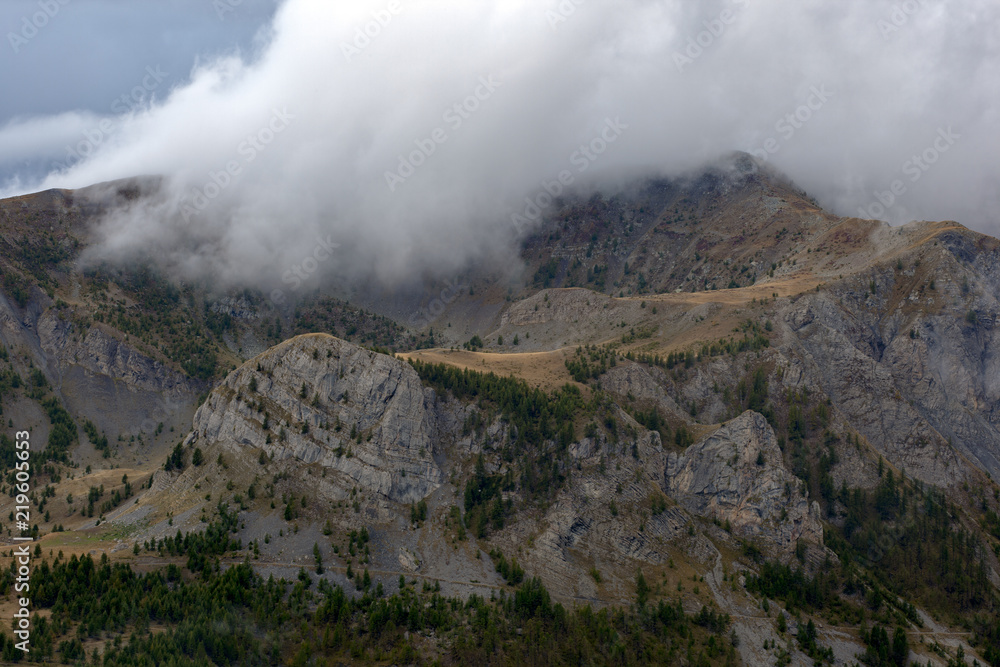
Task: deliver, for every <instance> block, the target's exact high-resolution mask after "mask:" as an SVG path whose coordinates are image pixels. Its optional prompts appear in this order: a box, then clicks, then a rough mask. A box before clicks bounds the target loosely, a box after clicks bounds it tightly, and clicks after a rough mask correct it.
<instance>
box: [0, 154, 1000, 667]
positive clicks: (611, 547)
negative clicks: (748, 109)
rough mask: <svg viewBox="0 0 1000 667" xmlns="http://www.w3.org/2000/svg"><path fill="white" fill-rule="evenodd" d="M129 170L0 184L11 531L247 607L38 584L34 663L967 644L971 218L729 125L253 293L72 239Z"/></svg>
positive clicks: (996, 537) (988, 464) (840, 652)
mask: <svg viewBox="0 0 1000 667" xmlns="http://www.w3.org/2000/svg"><path fill="white" fill-rule="evenodd" d="M156 187H157V181H155V180H151V179H143V180H135V181H128V182H122V183H112V184H103V185H101V186H95V187H94V188H90V189H87V190H81V191H76V192H70V191H49V192H45V193H39V194H37V195H30V196H25V197H18V198H15V199H8V200H3V201H0V243H2V252H0V271H2V282H0V287H2V295H0V296H2V298H0V341H2V343H3V346H4V347H3V354H2V355H0V368H2V377H0V397H2V398H0V405H2V409H3V414H4V415H6V416H7V417H8V420H9V422H8V426H9V427H10V429H11V430H22V429H30V430H31V442H32V449H33V450H34V454H33V456H34V461H35V466H36V467H35V472H34V478H33V481H32V483H33V485H34V486H33V488H34V490H35V491H34V492H33V498H32V512H33V515H34V517H35V518H34V519H33V521H32V523H36V524H37V529H34V528H29V530H28V533H34V534H37V536H38V537H39V541H40V546H41V548H42V552H41V553H40V554H39V555H41V554H44V553H48V551H52V552H55V551H60V552H61V553H62V554H63V555H62V556H61V557H59V558H56V559H55V560H54V561H52V560H47V561H46V565H45V566H44V567H47V568H51V570H46V572H48V573H50V574H51V576H52V577H53V581H60V582H62V581H64V580H65V581H66V584H65V585H66V586H67V588H66V591H65V592H64V594H63V595H64V597H65V594H66V592H68V591H69V590H72V586H73V585H82V584H81V579H80V578H81V577H83V576H84V574H81V572H82V571H81V570H77V569H74V568H75V565H73V564H74V563H77V562H78V561H77V560H76V559H77V558H83V559H85V560H87V559H89V558H90V557H91V556H92V555H97V554H100V553H104V554H107V555H108V556H110V562H111V563H113V564H114V566H115V567H120V568H125V569H123V570H122V572H123V573H124V572H126V571H127V572H131V573H133V574H129V575H126V574H121V575H120V576H121V577H125V579H123V580H130V579H128V577H131V576H135V574H134V573H135V572H143V573H146V572H148V573H150V574H148V575H146V574H144V575H143V576H149V577H154V576H159V575H158V574H156V573H158V572H165V573H166V574H165V575H164V576H165V577H166V581H170V582H174V583H175V584H176V585H178V586H181V585H183V586H187V587H188V588H185V589H184V590H187V591H189V592H188V593H185V594H184V595H185V596H186V597H184V598H183V599H185V600H188V602H184V603H181V602H177V603H176V604H193V603H192V602H190V601H191V600H196V599H202V598H200V597H199V596H206V599H208V600H209V601H210V602H206V603H205V604H219V600H220V599H224V600H228V602H227V603H226V604H227V605H228V606H226V607H225V608H224V609H222V608H220V609H219V610H218V613H219V614H223V615H224V616H225V617H226V618H227V619H228V618H230V616H232V619H239V618H241V617H245V618H247V619H250V618H251V617H252V619H253V620H252V621H251V620H247V621H246V623H248V624H249V625H245V626H239V623H237V622H236V620H233V623H236V625H235V626H230V625H225V624H221V625H220V624H216V625H214V626H213V625H212V624H211V623H207V621H206V623H207V624H206V625H204V626H202V625H199V624H198V622H197V621H194V620H192V621H190V622H187V623H188V624H187V625H185V623H184V622H180V621H179V618H178V617H173V616H170V615H169V614H166V615H164V614H163V613H162V612H159V611H158V612H156V613H153V612H148V613H147V612H144V614H145V616H143V617H144V618H147V617H148V618H147V621H146V622H148V619H149V618H152V619H153V620H155V621H157V622H162V623H163V625H164V626H166V627H168V628H170V629H171V630H170V632H169V633H168V635H164V636H167V637H169V639H168V640H164V639H157V638H156V637H157V635H156V633H152V634H149V633H146V632H145V627H146V626H144V625H143V623H142V622H139V621H137V618H138V617H137V616H134V615H133V616H130V617H127V618H126V617H122V618H119V619H118V620H117V621H115V622H112V621H111V620H109V618H111V617H113V618H117V617H116V616H114V614H112V615H111V617H109V616H107V612H105V614H106V615H105V616H104V617H100V613H101V611H100V610H90V611H88V613H93V614H98V617H99V618H103V619H104V620H103V621H101V622H100V623H96V622H95V623H96V624H94V625H93V627H92V628H91V627H90V626H88V625H87V622H88V621H87V618H84V617H83V616H82V614H83V613H84V612H82V611H79V610H77V611H76V612H73V611H69V610H68V609H67V608H66V607H65V606H60V604H61V603H59V602H58V599H60V598H59V595H58V592H57V591H53V590H50V589H51V588H52V586H54V585H52V586H50V587H49V589H47V588H46V587H45V585H44V584H42V583H41V582H39V586H40V587H41V589H42V590H43V592H45V594H46V596H47V597H44V598H43V599H39V601H38V603H40V606H42V607H46V608H51V610H52V615H53V618H55V619H60V623H62V625H58V627H54V626H47V627H46V628H45V629H44V632H45V633H47V634H45V636H46V637H49V638H50V639H51V642H50V644H51V645H50V648H49V653H48V654H46V653H45V648H44V643H43V645H42V648H40V649H38V651H39V652H38V654H37V655H38V656H41V657H45V656H46V655H48V656H50V657H54V656H55V655H56V654H57V653H59V651H62V653H61V655H62V656H63V657H64V658H65V657H67V656H69V657H72V656H76V657H79V655H80V654H81V652H82V654H85V655H87V656H90V655H91V654H92V653H93V651H94V650H98V652H99V653H103V654H104V655H103V660H104V661H105V662H106V663H107V664H119V663H121V664H126V662H127V659H128V655H129V650H130V649H129V646H132V647H133V648H132V649H131V650H133V651H134V652H135V651H138V652H140V653H141V652H143V651H154V650H155V651H162V655H163V656H169V655H174V656H175V657H176V656H185V655H189V656H193V655H195V653H197V649H196V648H195V646H196V644H191V643H190V641H191V640H190V637H191V636H194V635H191V634H190V633H195V635H197V636H199V637H203V639H199V640H198V641H201V642H202V644H201V645H202V649H203V650H204V651H206V653H205V655H207V656H208V659H210V660H211V661H212V662H215V663H217V664H228V662H232V661H240V660H243V661H244V662H251V663H252V662H254V661H255V660H256V661H258V662H260V663H261V664H273V663H274V662H275V661H276V660H277V661H288V662H290V663H295V664H309V663H310V661H313V662H316V663H317V664H321V661H322V660H325V659H332V660H335V661H336V660H342V659H343V660H363V659H367V660H369V661H374V662H378V663H380V664H382V663H385V664H393V663H395V664H410V663H415V662H431V661H433V660H435V659H439V660H441V661H442V662H445V663H457V664H472V663H477V664H478V663H482V662H489V661H492V662H496V663H501V662H507V663H514V664H523V663H527V662H537V663H559V662H581V661H584V662H593V663H594V664H602V663H606V662H616V661H617V662H637V663H638V662H649V661H656V660H659V661H661V662H667V663H674V662H677V663H683V664H694V663H697V664H738V663H740V662H742V663H744V664H748V665H758V664H761V665H762V664H768V665H770V664H775V662H777V663H778V664H791V663H794V664H808V661H810V660H812V661H815V662H819V663H831V664H849V663H851V662H855V661H863V662H866V663H867V664H873V665H881V664H901V663H900V660H906V659H907V658H909V659H910V660H912V661H914V662H915V661H918V660H919V662H920V664H925V663H926V662H928V661H929V662H930V663H931V664H940V665H946V664H955V662H956V661H961V660H962V656H965V657H966V658H967V659H968V660H970V661H971V660H972V659H973V656H975V659H977V660H979V661H980V663H985V664H992V665H1000V623H997V621H996V619H997V617H998V614H997V611H998V609H1000V596H998V595H1000V593H998V590H997V587H998V586H1000V576H998V573H1000V563H998V560H997V557H998V555H1000V519H998V515H1000V504H998V503H1000V487H998V486H997V485H996V483H995V482H994V481H993V480H994V478H996V477H997V476H1000V428H998V420H1000V383H998V381H997V378H1000V361H998V357H997V349H998V340H997V327H996V325H997V318H998V313H1000V305H998V303H997V299H998V297H1000V241H997V240H996V239H993V238H990V237H988V236H985V235H982V234H979V233H976V232H973V231H971V230H969V229H966V228H964V227H962V226H961V225H959V224H957V223H954V222H912V223H910V224H908V225H904V226H902V227H890V226H888V225H886V224H883V223H880V222H877V221H871V220H859V219H855V218H840V217H837V216H834V215H831V214H829V213H828V212H825V211H823V210H822V209H821V208H820V207H819V205H818V204H817V203H816V202H815V201H813V200H811V199H810V198H809V197H808V195H807V194H806V193H803V192H802V191H800V190H799V189H798V188H797V187H796V186H794V184H793V183H791V181H790V180H789V179H787V178H786V177H785V176H783V175H781V174H778V173H776V172H775V171H774V170H773V169H771V168H770V167H768V166H767V165H764V164H761V163H759V162H757V161H756V160H754V159H753V158H751V157H750V156H747V155H743V154H735V155H733V156H729V157H728V158H726V159H724V160H721V161H719V162H718V163H717V164H715V165H712V166H709V167H707V168H705V169H704V170H702V171H700V172H697V173H693V174H689V175H685V176H680V177H675V178H663V177H657V178H649V179H639V180H635V181H632V182H630V183H628V184H626V185H624V186H619V187H614V188H610V187H609V188H605V189H604V190H601V191H598V192H591V193H577V194H574V195H567V196H566V197H564V198H561V199H559V200H558V201H557V202H556V203H555V205H554V206H553V207H552V208H551V209H550V210H549V211H548V212H547V215H546V216H545V217H544V219H543V220H542V221H541V222H540V223H539V225H538V226H537V227H536V228H535V229H534V230H532V232H531V234H530V235H529V236H527V237H525V238H524V239H523V240H522V242H521V246H520V260H521V266H519V267H516V268H515V269H514V270H511V268H510V267H505V269H504V272H503V273H497V272H494V271H493V270H491V269H490V268H489V267H486V268H476V267H470V268H469V269H468V270H467V271H466V272H464V273H463V274H461V275H459V276H449V277H448V278H449V280H448V281H447V282H445V283H444V284H443V286H442V283H438V282H435V281H433V280H431V279H428V286H427V288H426V289H425V290H423V291H411V292H408V293H405V294H397V295H389V296H387V295H385V294H382V293H381V292H380V291H378V290H374V289H372V290H364V289H356V290H354V291H353V292H352V295H351V299H350V301H348V300H345V298H344V296H343V295H344V293H345V292H344V290H341V291H339V292H338V291H334V288H333V287H331V288H330V289H328V290H318V291H317V292H316V293H313V294H309V295H307V296H305V297H303V298H302V299H301V300H300V301H299V302H297V303H295V304H293V305H292V306H290V307H288V308H287V309H282V308H279V307H275V306H274V305H273V304H271V303H270V302H269V301H268V300H267V299H266V297H265V296H264V294H263V293H262V292H260V291H259V290H255V289H254V288H252V287H249V286H248V287H246V288H241V289H240V290H238V291H236V290H232V291H228V292H226V293H219V291H218V290H216V289H213V288H212V287H211V286H210V285H206V284H200V283H188V282H178V281H175V280H171V279H169V278H168V277H166V275H164V274H162V273H160V272H159V271H158V270H157V268H156V265H155V263H134V264H131V265H129V264H124V265H112V264H106V263H105V264H101V263H94V262H84V261H81V257H82V253H83V252H84V250H85V249H86V248H88V247H89V246H90V244H92V243H93V242H94V237H93V236H92V229H93V227H92V225H93V224H94V223H95V222H96V221H97V220H99V219H100V217H101V215H102V214H103V213H105V212H106V211H108V210H110V209H111V208H113V207H115V206H118V205H121V204H122V202H129V201H134V200H136V199H137V198H142V197H144V196H146V195H147V194H148V193H150V192H154V191H155V189H156ZM11 435H13V434H11ZM0 452H2V457H0V460H2V461H4V466H5V469H6V475H7V477H6V484H7V487H8V488H12V486H13V484H14V482H15V478H14V476H13V470H12V466H13V464H14V461H15V458H14V457H15V447H14V443H13V441H11V440H10V436H3V437H2V438H0ZM12 493H13V492H12ZM84 499H86V501H85V500H84ZM8 504H9V505H10V508H8V509H13V507H14V499H13V498H11V500H10V501H9V502H8ZM42 519H44V520H42ZM11 521H12V522H13V519H11ZM2 529H4V530H5V532H6V533H7V538H8V539H10V538H12V537H14V536H15V534H16V533H15V532H12V531H16V530H17V526H16V524H13V523H12V524H11V525H5V526H2ZM199 534H201V535H204V536H206V538H205V539H202V538H200V537H197V535H199ZM192 535H194V536H196V537H192ZM209 538H210V539H209ZM184 556H187V559H186V560H185V559H184ZM70 557H72V558H73V560H71V561H67V560H66V558H70ZM244 559H246V560H245V562H243V564H240V563H241V561H244ZM88 562H89V560H88ZM213 563H215V564H217V565H218V567H217V568H216V566H215V565H213ZM178 566H181V567H180V568H179V569H178ZM109 567H111V566H110V565H109ZM170 567H173V568H175V569H173V570H171V569H169V568H170ZM163 568H167V569H163ZM216 570H218V571H216ZM87 572H88V573H87V574H86V577H90V578H93V577H98V578H99V577H100V576H102V575H101V574H100V570H99V569H97V570H94V571H89V570H87ZM108 572H111V570H108ZM362 572H363V573H364V574H363V575H362ZM269 575H274V577H275V579H281V578H284V579H285V580H288V581H289V583H288V584H287V585H285V586H284V588H281V589H280V590H281V591H282V592H278V593H276V592H275V591H277V590H279V589H278V588H273V587H274V586H276V584H274V583H268V582H267V577H268V576H269ZM107 576H108V577H109V578H110V577H112V575H111V574H108V575H107ZM114 576H119V575H114ZM227 577H228V578H229V579H227ZM240 577H242V578H243V579H240V581H242V583H240V584H233V581H235V579H234V578H240ZM258 577H259V578H258ZM231 580H232V581H231ZM101 581H105V580H101ZM108 581H110V579H108ZM142 581H143V582H145V583H143V584H142V585H144V586H154V587H155V586H156V584H155V581H154V582H153V583H149V581H150V580H146V579H144V580H142ZM414 581H415V582H419V583H421V584H422V587H423V590H419V589H418V588H417V587H416V585H415V584H411V582H414ZM295 582H297V583H295ZM316 582H319V583H318V584H317V583H316ZM105 583H106V582H105ZM9 585H10V582H7V583H6V586H8V587H9ZM87 585H89V586H90V587H91V588H93V587H94V586H97V585H99V582H98V583H94V581H93V580H91V579H88V580H87ZM231 585H236V587H237V588H240V589H241V590H246V591H250V593H247V595H249V596H250V598H242V597H231V595H232V594H231V593H229V592H227V593H225V595H224V596H223V597H222V598H220V597H219V596H220V595H222V594H221V593H220V591H221V590H223V588H225V587H227V586H231ZM314 585H315V586H317V587H318V588H313V586H314ZM220 587H222V588H220ZM122 590H124V589H122ZM157 590H159V589H157ZM226 590H228V588H226ZM5 591H7V592H8V594H10V593H9V588H5ZM121 594H122V595H124V593H121ZM163 595H164V596H168V597H167V598H165V599H169V595H170V593H169V591H168V590H167V589H164V592H163ZM442 596H444V597H442ZM351 600H353V601H351ZM335 601H336V602H335ZM262 605H263V606H262ZM265 607H266V608H268V609H272V612H269V613H266V614H261V613H258V612H253V613H251V611H252V610H254V609H258V610H260V609H264V608H265ZM126 608H129V609H131V608H132V607H129V606H127V605H126ZM164 608H165V607H164ZM200 608H201V607H199V609H200ZM206 608H207V607H206ZM157 609H161V608H160V607H157ZM414 609H426V610H436V611H433V613H432V612H430V611H428V612H420V611H414ZM595 609H609V612H602V613H600V614H596V613H595V612H594V611H593V610H595ZM241 610H243V611H241ZM614 610H616V611H614ZM74 613H75V614H76V615H75V616H74ZM191 614H192V615H191V618H192V619H194V618H200V617H198V616H197V615H196V614H194V612H193V611H192V612H191ZM608 614H610V615H608ZM390 617H391V619H392V620H391V626H390V625H387V623H389V621H388V619H389V618H390ZM338 619H339V620H338ZM345 619H346V620H345ZM229 622H230V621H226V622H225V623H229ZM223 626H225V627H223ZM237 626H239V627H240V628H242V629H236V627H237ZM404 626H406V628H405V629H404ZM136 627H138V628H139V629H140V630H141V631H140V632H139V633H138V634H137V635H135V636H133V637H132V638H131V639H130V641H131V642H132V643H131V644H125V645H121V644H119V645H118V646H112V647H111V648H108V647H107V646H105V639H106V638H108V637H114V636H121V635H123V634H125V632H126V630H127V631H129V632H131V631H132V630H134V629H135V628H136ZM306 627H308V628H312V629H311V630H310V631H304V630H303V628H306ZM225 628H229V629H228V630H227V629H225ZM198 633H201V634H198ZM206 633H207V634H206ZM262 638H266V639H262ZM5 641H6V640H5ZM60 641H62V642H65V647H64V649H65V650H63V649H58V650H57V649H56V648H54V647H57V646H59V645H60V644H59V642H60ZM74 642H75V643H74ZM163 642H166V643H163ZM227 642H229V643H232V644H233V647H232V651H235V653H231V654H230V653H227V652H226V651H228V650H229V649H228V648H227V649H225V650H223V648H220V647H226V646H229V643H227ZM9 645H10V644H6V643H5V644H2V645H0V652H3V653H4V656H5V659H9V656H10V655H13V653H11V652H10V651H8V649H7V647H8V646H9ZM237 646H238V647H239V648H236V647H237ZM533 647H534V648H533ZM240 651H243V653H240ZM171 652H173V653H171ZM237 654H239V655H242V656H243V657H242V658H239V659H237V658H234V657H233V656H235V655H237ZM276 656H277V657H276ZM73 659H76V658H75V657H74V658H73ZM164 659H166V657H164ZM949 661H951V662H949Z"/></svg>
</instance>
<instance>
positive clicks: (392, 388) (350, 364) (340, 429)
mask: <svg viewBox="0 0 1000 667" xmlns="http://www.w3.org/2000/svg"><path fill="white" fill-rule="evenodd" d="M434 406H435V403H434V392H433V390H429V389H425V388H424V387H423V386H422V384H421V382H420V378H419V377H418V376H417V374H416V372H415V371H414V370H413V369H412V368H410V366H409V365H408V364H406V363H405V362H402V361H399V360H397V359H394V358H393V357H390V356H387V355H384V354H378V353H375V352H371V351H369V350H365V349H362V348H360V347H357V346H356V345H352V344H351V343H348V342H346V341H343V340H340V339H338V338H334V337H332V336H328V335H325V334H312V335H308V336H300V337H298V338H293V339H291V340H288V341H286V342H284V343H282V344H281V345H278V346H277V347H274V348H272V349H270V350H268V351H267V352H265V353H264V354H262V355H260V356H258V357H255V358H254V359H251V360H250V361H248V362H246V363H245V364H244V365H243V366H241V367H240V368H238V369H236V370H235V371H233V372H232V373H230V374H229V376H228V377H227V378H226V379H225V380H224V381H223V382H222V383H221V384H220V385H219V386H218V387H217V388H216V389H215V390H214V391H213V392H212V393H211V394H210V395H209V398H208V400H207V401H206V402H205V404H204V405H203V406H202V407H201V408H199V409H198V412H197V413H196V414H195V419H194V432H193V433H192V434H191V436H189V439H190V440H191V441H196V442H200V441H208V442H218V443H221V444H222V445H224V446H225V447H226V448H228V449H230V450H231V451H234V452H236V453H238V454H239V455H240V456H253V457H257V456H258V453H257V452H256V451H255V450H263V451H264V452H265V453H266V454H267V455H268V456H271V457H274V458H275V459H288V458H294V459H297V460H299V461H302V462H303V463H306V464H319V465H321V466H323V467H324V468H326V469H330V470H335V471H338V472H340V473H342V474H343V475H345V476H346V477H347V478H349V479H350V482H349V485H353V484H356V485H358V486H360V487H362V488H363V489H366V490H369V491H372V492H374V493H377V494H379V495H381V496H383V497H385V498H387V499H389V500H393V501H396V502H404V503H409V502H413V501H416V500H419V499H421V498H424V497H425V496H427V495H428V494H430V493H431V492H433V491H434V489H436V488H437V487H438V486H440V484H441V482H442V480H443V473H442V471H441V469H440V467H439V466H438V464H437V463H436V462H435V460H434V453H435V446H436V444H437V442H438V440H439V439H438V437H437V435H438V433H437V432H438V428H437V426H436V424H437V415H436V411H435V407H434Z"/></svg>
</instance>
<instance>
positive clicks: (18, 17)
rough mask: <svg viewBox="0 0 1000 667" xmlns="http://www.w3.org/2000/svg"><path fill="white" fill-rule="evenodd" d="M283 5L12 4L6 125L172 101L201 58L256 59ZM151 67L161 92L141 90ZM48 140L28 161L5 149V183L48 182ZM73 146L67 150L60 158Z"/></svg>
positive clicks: (0, 107)
mask: <svg viewBox="0 0 1000 667" xmlns="http://www.w3.org/2000/svg"><path fill="white" fill-rule="evenodd" d="M63 3H65V4H63ZM276 6H277V0H242V1H240V0H232V3H231V4H230V0H222V4H221V5H218V4H213V1H212V0H70V1H69V2H66V0H61V2H60V0H42V2H39V0H4V1H3V2H0V36H2V37H3V39H2V41H0V90H2V91H5V92H4V94H3V95H0V127H3V126H4V125H6V124H7V123H9V122H11V121H14V120H16V119H25V118H32V117H45V116H55V115H59V114H65V113H67V112H80V113H81V114H83V113H86V112H89V113H91V114H99V115H105V114H113V113H115V112H116V111H117V112H120V111H122V110H123V109H127V108H130V107H133V106H135V105H137V104H141V103H148V102H150V101H152V100H154V99H160V100H162V99H163V98H164V97H165V96H166V94H167V92H168V91H169V90H170V89H171V88H172V87H173V86H177V85H181V84H183V83H184V82H185V81H187V80H188V76H189V74H190V73H191V68H192V67H193V66H194V64H195V63H196V62H197V61H198V60H199V59H201V60H205V59H211V58H213V57H216V56H218V55H219V54H224V53H233V52H240V53H242V54H244V56H245V57H247V58H252V57H253V56H254V53H255V43H254V36H255V35H256V34H257V33H258V31H259V30H261V29H262V28H266V27H267V25H268V24H269V22H270V19H271V18H272V17H273V15H274V11H275V8H276ZM25 21H27V22H28V23H27V24H26V23H25ZM38 25H41V26H42V27H41V28H38ZM26 35H31V37H30V38H27V37H26ZM147 67H149V68H153V69H154V70H155V71H157V72H159V73H160V76H159V80H158V81H157V85H156V86H155V88H154V89H153V90H151V91H150V90H144V89H143V90H136V88H137V87H140V88H141V86H142V82H143V79H144V78H145V77H146V76H147ZM164 74H165V76H164ZM152 81H153V80H152V79H147V82H152ZM123 96H124V98H123ZM63 127H64V131H65V133H66V134H69V135H71V136H72V135H74V134H75V133H74V132H72V130H76V129H77V128H76V127H75V126H73V125H72V123H67V124H64V125H63ZM55 134H58V133H55ZM53 138H56V137H53ZM58 138H63V137H58ZM45 143H46V142H37V141H36V142H35V143H34V145H33V146H26V147H25V148H26V152H27V154H26V155H21V154H20V152H18V154H17V155H15V154H14V153H15V151H11V150H7V151H3V152H0V182H3V181H5V180H7V179H8V178H10V177H11V176H13V175H14V174H16V173H20V174H21V176H22V178H24V177H26V176H27V177H30V176H40V175H43V174H44V173H45V172H44V170H45V169H48V168H51V164H50V163H51V157H52V156H50V155H48V154H47V153H51V152H52V151H51V149H49V148H48V146H46V145H45ZM54 143H56V144H58V142H54ZM65 143H66V142H65V141H64V142H63V143H62V144H61V145H58V159H60V160H62V159H64V154H65V150H64V147H65ZM5 148H6V147H5Z"/></svg>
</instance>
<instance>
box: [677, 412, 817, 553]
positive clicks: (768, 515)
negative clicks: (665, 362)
mask: <svg viewBox="0 0 1000 667" xmlns="http://www.w3.org/2000/svg"><path fill="white" fill-rule="evenodd" d="M664 477H665V485H666V491H667V493H668V495H671V496H673V497H674V498H676V499H677V500H678V501H679V502H680V503H681V505H682V506H684V507H685V508H686V509H688V510H689V511H691V512H693V513H695V514H698V515H700V516H704V517H712V518H717V519H718V520H719V521H722V522H726V521H728V522H729V523H730V524H731V526H732V529H733V532H734V533H736V534H737V535H741V536H747V537H750V536H760V537H763V538H765V539H767V540H768V541H769V542H771V543H773V544H775V545H776V546H778V548H779V549H784V550H790V549H793V548H794V547H795V545H796V542H797V541H798V540H799V539H802V540H805V541H808V542H814V543H817V544H822V541H823V528H822V526H821V525H820V522H819V505H818V504H816V503H815V502H814V503H813V504H812V505H810V503H809V501H808V499H806V498H805V497H803V496H802V494H801V492H800V490H799V484H800V481H799V480H798V479H797V478H796V477H795V476H794V475H792V473H791V472H789V471H788V470H786V469H785V466H784V464H783V462H782V458H781V450H780V449H779V448H778V443H777V442H776V441H775V438H774V432H773V431H772V430H771V427H770V426H769V425H768V423H767V420H765V419H764V417H763V416H762V415H760V414H759V413H756V412H751V411H747V412H744V413H743V414H742V415H740V416H739V417H737V418H736V419H733V420H732V421H730V422H729V423H727V424H726V425H724V426H723V427H721V428H720V429H719V430H718V431H716V432H715V433H714V434H713V435H711V436H709V437H708V438H706V439H705V440H703V441H701V442H699V443H697V444H695V445H692V446H691V447H689V448H688V449H687V451H685V452H684V454H682V455H677V454H671V455H670V457H669V459H668V461H667V467H666V472H665V476H664Z"/></svg>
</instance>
